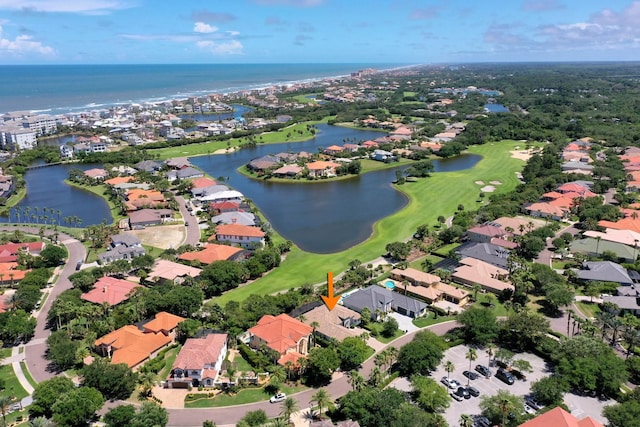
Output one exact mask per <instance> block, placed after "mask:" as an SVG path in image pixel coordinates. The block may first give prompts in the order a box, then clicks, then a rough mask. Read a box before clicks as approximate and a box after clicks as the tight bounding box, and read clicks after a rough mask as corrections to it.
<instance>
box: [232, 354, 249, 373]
mask: <svg viewBox="0 0 640 427" xmlns="http://www.w3.org/2000/svg"><path fill="white" fill-rule="evenodd" d="M233 364H234V365H235V366H236V369H237V371H238V372H251V371H253V368H252V367H251V365H249V362H247V361H246V360H245V359H244V357H242V355H241V354H240V353H236V355H235V356H234V357H233Z"/></svg>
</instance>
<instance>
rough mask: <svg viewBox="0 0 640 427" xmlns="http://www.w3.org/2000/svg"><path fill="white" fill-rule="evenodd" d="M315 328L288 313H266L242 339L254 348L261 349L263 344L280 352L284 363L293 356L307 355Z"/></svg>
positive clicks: (295, 359)
mask: <svg viewBox="0 0 640 427" xmlns="http://www.w3.org/2000/svg"><path fill="white" fill-rule="evenodd" d="M312 332H313V328H312V327H311V326H309V325H305V324H304V323H302V322H301V321H299V320H298V319H294V318H293V317H291V316H289V315H286V314H279V315H278V316H271V315H268V314H267V315H264V316H262V318H261V319H260V320H258V324H257V325H256V326H254V327H252V328H249V329H248V330H247V332H246V333H245V334H244V335H243V336H242V340H243V341H244V342H245V343H247V344H248V345H249V346H250V347H251V348H253V349H259V348H261V347H262V346H263V345H265V346H267V347H269V348H270V349H272V350H274V351H275V352H277V353H278V354H280V356H281V357H280V359H279V360H278V363H280V362H281V361H282V362H283V363H282V364H284V361H285V359H284V357H285V356H287V358H286V359H290V358H293V360H294V361H297V360H298V359H299V358H301V357H305V356H306V355H307V353H308V352H309V342H310V340H311V334H312Z"/></svg>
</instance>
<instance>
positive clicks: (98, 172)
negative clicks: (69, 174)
mask: <svg viewBox="0 0 640 427" xmlns="http://www.w3.org/2000/svg"><path fill="white" fill-rule="evenodd" d="M84 175H85V176H86V177H89V178H93V179H96V180H99V181H102V180H104V179H106V178H107V177H108V176H109V172H107V171H106V170H104V169H100V168H94V169H88V170H86V171H84Z"/></svg>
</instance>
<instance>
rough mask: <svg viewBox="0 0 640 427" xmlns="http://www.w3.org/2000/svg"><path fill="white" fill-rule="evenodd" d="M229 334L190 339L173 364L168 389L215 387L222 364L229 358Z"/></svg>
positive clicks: (167, 384) (167, 383) (168, 379)
mask: <svg viewBox="0 0 640 427" xmlns="http://www.w3.org/2000/svg"><path fill="white" fill-rule="evenodd" d="M227 338H228V336H227V334H209V335H207V336H206V337H203V338H188V339H187V340H186V341H185V343H184V345H183V346H182V349H180V353H178V356H177V357H176V360H175V361H174V362H173V368H172V369H171V373H170V375H169V378H167V382H166V387H168V388H191V386H196V387H198V386H204V387H213V386H214V385H216V384H217V383H218V376H219V374H220V370H222V362H223V361H224V360H225V358H226V357H227Z"/></svg>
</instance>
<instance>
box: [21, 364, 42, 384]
mask: <svg viewBox="0 0 640 427" xmlns="http://www.w3.org/2000/svg"><path fill="white" fill-rule="evenodd" d="M20 367H21V368H22V373H23V374H24V377H25V378H26V379H27V381H28V382H29V384H31V387H35V386H37V385H38V383H37V382H36V380H34V379H33V377H32V376H31V372H29V370H28V369H27V364H26V363H25V362H24V361H22V362H20Z"/></svg>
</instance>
